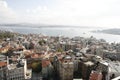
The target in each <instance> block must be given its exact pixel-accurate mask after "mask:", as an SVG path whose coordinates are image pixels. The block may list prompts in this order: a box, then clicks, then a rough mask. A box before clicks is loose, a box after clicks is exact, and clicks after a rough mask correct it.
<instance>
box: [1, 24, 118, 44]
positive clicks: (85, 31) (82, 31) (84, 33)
mask: <svg viewBox="0 0 120 80" xmlns="http://www.w3.org/2000/svg"><path fill="white" fill-rule="evenodd" d="M1 28H2V29H5V30H10V31H13V32H19V33H23V34H28V33H36V34H39V33H42V34H46V35H48V36H58V35H62V36H67V37H74V36H81V37H91V36H93V37H95V38H97V39H105V40H106V41H107V42H110V43H111V42H116V43H117V42H120V35H112V34H105V33H93V32H91V31H93V30H101V29H104V28H92V27H91V28H87V27H82V28H80V27H77V28H74V27H62V28H61V27H54V28H51V27H47V28H43V27H42V28H37V27H17V26H14V27H12V26H10V27H9V26H7V27H1Z"/></svg>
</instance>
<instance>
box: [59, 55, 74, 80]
mask: <svg viewBox="0 0 120 80" xmlns="http://www.w3.org/2000/svg"><path fill="white" fill-rule="evenodd" d="M73 71H74V65H73V62H72V61H71V57H70V56H66V57H65V58H64V59H63V61H60V63H59V76H60V80H73Z"/></svg>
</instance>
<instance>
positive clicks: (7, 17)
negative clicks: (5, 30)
mask: <svg viewBox="0 0 120 80" xmlns="http://www.w3.org/2000/svg"><path fill="white" fill-rule="evenodd" d="M15 20H16V14H15V13H14V12H13V11H12V9H10V8H9V7H8V5H7V3H6V1H4V0H0V22H1V23H11V22H14V21H15Z"/></svg>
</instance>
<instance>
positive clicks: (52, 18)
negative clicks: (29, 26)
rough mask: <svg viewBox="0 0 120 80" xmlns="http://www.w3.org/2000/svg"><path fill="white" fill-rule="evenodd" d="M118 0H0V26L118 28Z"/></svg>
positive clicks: (119, 24)
mask: <svg viewBox="0 0 120 80" xmlns="http://www.w3.org/2000/svg"><path fill="white" fill-rule="evenodd" d="M119 4H120V1H119V0H84V1H83V0H35V1H34V0H0V23H33V24H36V23H37V24H52V25H75V26H96V27H98V26H99V27H108V28H109V27H115V28H116V27H117V28H119V26H120V23H119V20H120V11H119V9H120V5H119Z"/></svg>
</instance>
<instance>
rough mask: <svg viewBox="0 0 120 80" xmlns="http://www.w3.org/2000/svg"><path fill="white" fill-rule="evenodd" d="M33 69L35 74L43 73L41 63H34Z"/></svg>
mask: <svg viewBox="0 0 120 80" xmlns="http://www.w3.org/2000/svg"><path fill="white" fill-rule="evenodd" d="M31 68H32V71H33V72H36V73H39V72H41V70H42V63H41V61H35V62H32V64H31Z"/></svg>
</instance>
